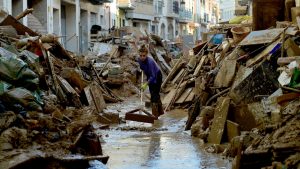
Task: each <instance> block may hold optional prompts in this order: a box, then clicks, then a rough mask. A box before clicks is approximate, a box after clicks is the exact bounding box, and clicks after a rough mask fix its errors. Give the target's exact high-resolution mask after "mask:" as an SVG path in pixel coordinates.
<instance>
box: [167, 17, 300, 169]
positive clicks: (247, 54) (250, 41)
mask: <svg viewBox="0 0 300 169" xmlns="http://www.w3.org/2000/svg"><path fill="white" fill-rule="evenodd" d="M236 26H237V25H234V27H230V25H227V28H224V27H222V28H221V29H218V30H214V31H215V32H214V33H213V36H212V37H211V38H210V39H209V40H208V41H206V42H203V43H201V44H198V45H197V46H195V47H194V48H193V50H191V51H190V54H189V56H183V57H181V58H180V60H179V61H177V63H176V64H175V66H174V67H173V68H172V70H171V72H170V73H169V74H168V76H167V77H166V79H165V81H164V82H163V85H162V87H163V90H164V92H165V93H166V96H165V98H164V101H163V103H164V104H165V107H166V109H170V108H173V107H176V106H177V107H178V106H179V107H186V108H188V110H189V118H188V121H187V124H186V130H190V129H191V133H192V135H193V136H195V137H198V138H201V139H203V140H204V141H205V142H208V143H210V144H209V146H208V148H207V150H208V151H210V152H217V153H219V152H223V150H224V149H225V150H224V153H225V154H226V155H228V156H231V157H235V159H234V162H233V168H262V167H267V166H272V165H273V166H276V165H277V166H279V165H281V166H285V167H287V168H297V166H298V167H299V160H300V158H299V148H300V147H299V146H300V137H299V134H300V128H299V124H300V123H299V103H300V99H299V96H300V93H299V92H300V90H299V83H300V81H299V78H298V74H299V73H298V72H299V68H300V67H299V60H298V59H297V57H298V56H299V54H300V53H299V52H300V48H299V45H300V43H299V36H298V33H299V27H298V26H294V25H287V24H286V23H279V22H278V26H277V28H273V29H268V30H261V31H250V30H251V29H250V27H249V28H245V27H241V25H240V27H236ZM233 30H234V31H233ZM232 33H233V36H232ZM226 142H229V143H230V144H229V146H227V148H226V147H225V148H224V146H218V145H220V144H222V143H226ZM262 159H264V160H263V161H262Z"/></svg>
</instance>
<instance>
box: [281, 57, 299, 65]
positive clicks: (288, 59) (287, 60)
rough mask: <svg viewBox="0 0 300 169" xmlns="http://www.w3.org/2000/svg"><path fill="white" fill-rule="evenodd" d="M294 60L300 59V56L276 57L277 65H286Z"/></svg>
mask: <svg viewBox="0 0 300 169" xmlns="http://www.w3.org/2000/svg"><path fill="white" fill-rule="evenodd" d="M295 60H300V56H292V57H280V58H278V59H277V64H278V65H279V66H284V65H288V64H290V63H291V62H293V61H295Z"/></svg>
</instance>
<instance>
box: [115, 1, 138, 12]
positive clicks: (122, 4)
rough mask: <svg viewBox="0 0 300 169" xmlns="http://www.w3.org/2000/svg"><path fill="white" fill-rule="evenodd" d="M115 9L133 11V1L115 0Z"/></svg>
mask: <svg viewBox="0 0 300 169" xmlns="http://www.w3.org/2000/svg"><path fill="white" fill-rule="evenodd" d="M117 7H118V8H120V9H125V10H126V9H129V10H133V9H134V8H135V6H134V0H117Z"/></svg>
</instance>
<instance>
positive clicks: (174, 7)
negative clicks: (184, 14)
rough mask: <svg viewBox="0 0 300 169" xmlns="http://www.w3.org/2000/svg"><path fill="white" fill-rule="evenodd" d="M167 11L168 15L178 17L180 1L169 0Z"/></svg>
mask: <svg viewBox="0 0 300 169" xmlns="http://www.w3.org/2000/svg"><path fill="white" fill-rule="evenodd" d="M167 2H168V4H167V13H166V17H170V18H178V17H179V2H178V1H176V0H169V1H167Z"/></svg>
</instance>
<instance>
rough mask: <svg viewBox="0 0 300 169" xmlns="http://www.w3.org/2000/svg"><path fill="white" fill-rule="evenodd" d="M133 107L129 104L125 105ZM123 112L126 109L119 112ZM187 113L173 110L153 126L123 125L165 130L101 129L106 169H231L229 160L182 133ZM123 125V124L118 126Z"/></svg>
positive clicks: (133, 123) (130, 123) (139, 124)
mask: <svg viewBox="0 0 300 169" xmlns="http://www.w3.org/2000/svg"><path fill="white" fill-rule="evenodd" d="M131 103H132V102H131ZM128 107H130V108H131V107H134V106H132V105H129V106H127V108H128ZM119 111H120V112H126V111H127V110H124V109H123V110H119ZM186 119H187V112H186V111H183V110H174V111H171V112H168V113H167V114H165V115H163V116H161V117H160V120H158V121H156V122H155V123H154V124H145V123H138V122H127V124H123V126H132V127H152V128H158V129H160V128H166V129H167V130H161V131H159V130H158V131H153V132H142V131H121V130H104V131H103V130H101V133H103V135H106V134H107V135H108V137H106V138H104V140H105V143H104V144H102V148H103V151H104V154H105V155H109V156H110V158H109V160H108V164H107V166H108V168H109V169H120V168H122V169H148V168H155V169H177V168H178V169H182V168H189V169H198V168H209V169H219V168H231V163H230V162H229V160H228V159H222V158H221V157H219V156H218V155H215V154H209V153H207V152H205V150H204V149H203V147H201V145H202V143H201V141H200V140H199V139H196V138H192V137H191V136H190V134H188V132H184V126H185V122H186ZM121 126H122V125H121Z"/></svg>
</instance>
